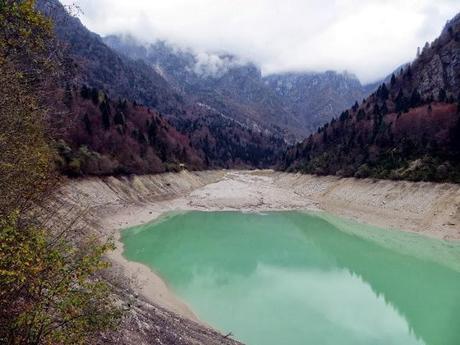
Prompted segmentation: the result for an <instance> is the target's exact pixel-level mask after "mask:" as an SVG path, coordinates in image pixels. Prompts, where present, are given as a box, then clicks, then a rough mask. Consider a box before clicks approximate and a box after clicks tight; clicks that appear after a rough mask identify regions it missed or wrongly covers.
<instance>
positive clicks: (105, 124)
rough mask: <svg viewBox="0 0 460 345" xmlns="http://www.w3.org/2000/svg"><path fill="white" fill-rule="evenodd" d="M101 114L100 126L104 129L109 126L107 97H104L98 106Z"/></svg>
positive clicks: (109, 112)
mask: <svg viewBox="0 0 460 345" xmlns="http://www.w3.org/2000/svg"><path fill="white" fill-rule="evenodd" d="M99 109H100V110H101V114H102V126H103V127H104V129H105V130H108V129H109V128H110V114H111V111H110V104H109V103H108V101H107V99H105V100H104V101H103V102H102V103H101V104H100V106H99Z"/></svg>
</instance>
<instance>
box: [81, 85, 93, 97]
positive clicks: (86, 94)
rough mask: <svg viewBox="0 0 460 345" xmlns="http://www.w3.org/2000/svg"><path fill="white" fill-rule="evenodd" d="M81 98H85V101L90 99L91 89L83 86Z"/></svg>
mask: <svg viewBox="0 0 460 345" xmlns="http://www.w3.org/2000/svg"><path fill="white" fill-rule="evenodd" d="M80 96H81V97H82V98H83V99H89V98H90V97H91V91H90V89H89V88H88V87H87V86H86V85H83V86H82V87H81V89H80Z"/></svg>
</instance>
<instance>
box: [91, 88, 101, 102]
mask: <svg viewBox="0 0 460 345" xmlns="http://www.w3.org/2000/svg"><path fill="white" fill-rule="evenodd" d="M91 100H92V101H93V103H94V104H95V105H98V104H99V91H98V90H97V89H96V88H94V87H93V88H92V89H91Z"/></svg>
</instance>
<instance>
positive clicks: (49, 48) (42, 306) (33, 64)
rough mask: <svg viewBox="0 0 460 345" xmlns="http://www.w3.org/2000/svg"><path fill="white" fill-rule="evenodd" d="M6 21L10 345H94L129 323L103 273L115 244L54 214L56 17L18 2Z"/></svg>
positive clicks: (3, 157) (1, 249)
mask: <svg viewBox="0 0 460 345" xmlns="http://www.w3.org/2000/svg"><path fill="white" fill-rule="evenodd" d="M0 22H1V23H2V28H1V30H0V94H1V97H0V152H1V154H0V191H1V193H0V343H2V344H87V343H89V342H91V341H92V339H95V338H96V337H97V336H98V334H100V332H104V331H107V330H109V329H111V328H113V327H115V326H116V324H117V322H118V319H119V311H118V308H117V307H115V305H114V304H113V300H112V295H111V292H110V287H109V285H108V284H107V283H106V282H104V281H102V280H101V279H100V278H99V272H100V271H101V270H103V269H104V268H105V267H107V265H108V263H107V262H106V261H105V260H104V259H103V255H104V253H105V252H106V251H107V250H109V249H110V248H111V247H112V246H111V244H110V243H107V244H100V243H99V242H98V241H96V240H95V239H92V238H86V237H84V236H83V237H79V238H76V237H75V230H76V229H75V227H74V226H73V224H76V220H74V222H72V221H69V222H68V223H66V224H65V225H64V224H62V223H63V222H60V221H59V219H58V218H59V210H58V209H53V210H50V211H47V210H46V203H45V202H44V200H45V199H46V196H47V195H48V192H49V191H50V189H51V188H54V187H56V184H58V183H59V178H58V176H57V174H56V173H55V167H54V164H53V161H54V157H55V151H54V150H53V149H52V147H51V146H50V145H49V143H50V141H51V137H52V133H51V132H50V128H49V126H48V125H47V124H48V122H47V121H46V119H47V117H48V115H50V109H49V108H48V107H47V106H46V105H45V102H44V100H45V99H46V98H47V96H48V95H49V94H50V92H52V90H53V89H54V87H53V83H54V79H55V78H59V72H60V71H59V70H60V68H59V66H60V62H61V60H60V57H59V56H58V55H57V54H56V49H55V48H56V47H55V46H54V42H53V35H52V23H51V22H50V21H49V20H48V19H47V18H45V17H43V16H42V15H40V14H39V13H37V12H36V11H35V10H34V3H33V1H9V0H7V1H0Z"/></svg>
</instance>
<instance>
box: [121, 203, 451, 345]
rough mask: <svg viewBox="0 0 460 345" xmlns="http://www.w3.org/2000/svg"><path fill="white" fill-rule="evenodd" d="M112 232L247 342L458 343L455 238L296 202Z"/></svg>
mask: <svg viewBox="0 0 460 345" xmlns="http://www.w3.org/2000/svg"><path fill="white" fill-rule="evenodd" d="M123 242H124V245H125V252H124V255H125V256H126V257H127V258H128V259H130V260H132V261H138V262H142V263H145V264H146V265H148V266H150V267H151V268H152V269H154V270H155V271H156V272H158V273H159V274H160V275H161V276H162V277H163V278H164V279H165V281H166V282H167V283H168V284H169V285H170V286H171V288H172V289H173V291H175V293H176V294H177V295H179V296H180V297H181V298H182V299H183V300H184V301H186V302H187V303H188V304H189V305H190V306H191V308H192V309H193V310H194V311H195V312H196V314H197V315H198V316H199V317H200V318H201V319H202V320H204V321H206V322H208V323H209V324H211V325H212V326H214V327H215V328H217V329H219V330H221V331H222V332H230V331H231V332H232V333H233V334H234V336H235V338H237V339H239V340H241V341H243V342H245V343H247V344H250V345H267V344H273V345H275V344H276V345H294V344H302V345H304V344H312V345H328V344H331V345H337V344H340V345H348V344H350V345H360V344H363V345H364V344H365V345H377V344H378V345H392V344H397V345H399V344H401V345H411V344H425V345H459V344H460V246H459V245H458V244H452V243H446V242H442V241H437V240H432V239H427V238H424V237H420V236H416V235H414V234H408V233H402V232H396V231H388V230H382V229H377V228H371V227H367V226H363V225H360V224H354V223H350V222H348V221H343V220H340V219H337V218H335V217H332V216H328V215H323V214H319V215H316V214H306V213H300V212H273V213H267V214H247V213H246V214H245V213H238V212H187V213H175V214H168V215H166V216H163V217H162V218H160V219H159V220H157V221H156V222H154V223H151V224H147V225H144V226H141V227H136V228H131V229H128V230H125V231H124V232H123Z"/></svg>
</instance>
